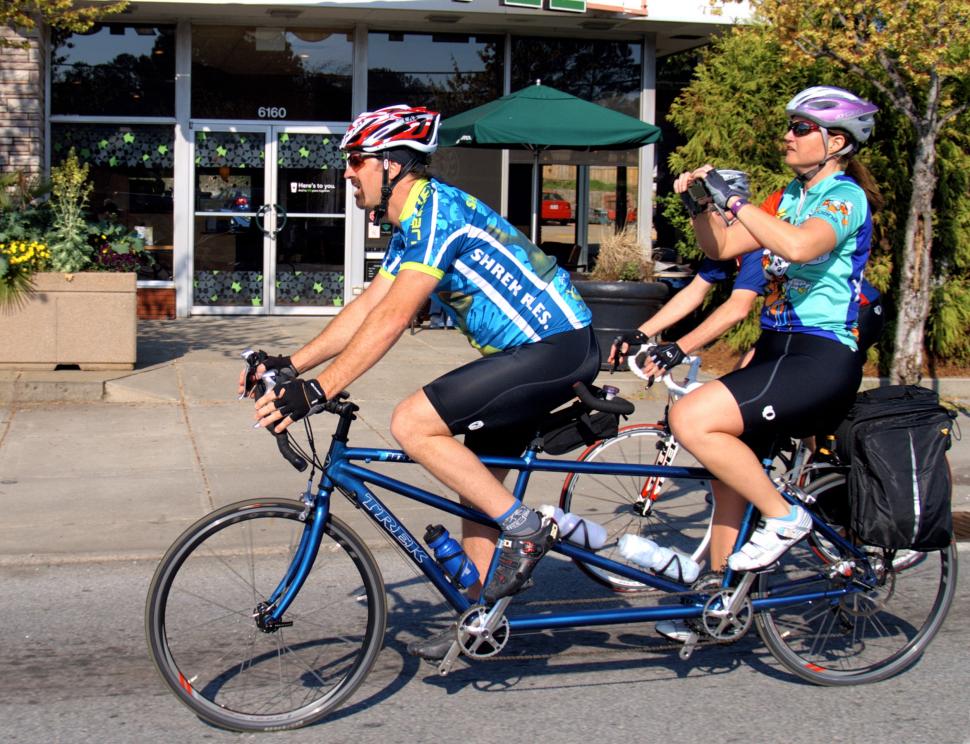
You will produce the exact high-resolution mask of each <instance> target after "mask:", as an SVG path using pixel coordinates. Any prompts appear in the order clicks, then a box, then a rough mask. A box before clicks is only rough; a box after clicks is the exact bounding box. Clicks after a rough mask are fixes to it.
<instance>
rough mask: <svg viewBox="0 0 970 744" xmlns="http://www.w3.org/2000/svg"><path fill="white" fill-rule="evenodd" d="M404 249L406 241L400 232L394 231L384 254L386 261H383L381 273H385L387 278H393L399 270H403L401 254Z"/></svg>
mask: <svg viewBox="0 0 970 744" xmlns="http://www.w3.org/2000/svg"><path fill="white" fill-rule="evenodd" d="M403 250H404V241H403V240H402V236H401V234H400V233H397V232H396V233H394V235H392V236H391V239H390V241H389V242H388V244H387V252H386V253H385V254H384V261H383V262H382V263H381V268H380V271H379V272H378V273H379V274H383V275H384V277H385V278H386V279H391V280H393V279H394V277H396V276H397V272H398V271H400V270H401V254H402V252H403Z"/></svg>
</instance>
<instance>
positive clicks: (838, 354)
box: [720, 331, 862, 455]
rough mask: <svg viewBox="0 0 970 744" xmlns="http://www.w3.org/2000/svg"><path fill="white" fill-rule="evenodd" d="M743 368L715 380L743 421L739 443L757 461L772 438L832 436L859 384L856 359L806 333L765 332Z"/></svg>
mask: <svg viewBox="0 0 970 744" xmlns="http://www.w3.org/2000/svg"><path fill="white" fill-rule="evenodd" d="M754 348H755V351H754V356H753V357H752V359H751V362H750V363H749V364H748V366H747V367H744V368H743V369H739V370H735V371H734V372H731V373H729V374H727V375H725V376H724V377H722V378H720V379H721V382H723V383H724V384H725V385H726V386H727V389H728V390H730V391H731V395H733V396H734V400H736V401H737V403H738V407H739V408H740V409H741V416H742V418H743V420H744V434H743V435H742V437H741V439H742V440H744V441H745V442H746V443H747V444H748V445H749V446H751V448H752V449H754V450H755V451H756V452H757V453H758V454H759V455H764V454H765V453H766V449H767V448H768V447H770V445H771V443H772V442H773V441H774V439H775V438H776V437H778V436H791V437H806V436H812V435H815V434H821V433H830V432H831V431H834V429H835V426H836V425H837V424H838V423H839V422H840V421H841V420H842V419H843V418H844V416H845V414H846V413H847V412H848V410H849V408H850V407H851V405H852V402H853V401H854V400H855V394H856V390H857V389H858V388H859V383H860V382H861V381H862V363H861V359H860V357H859V353H858V352H855V351H853V350H852V349H850V348H849V347H848V346H846V345H845V344H843V343H840V342H838V341H833V340H831V339H827V338H821V337H820V336H811V335H809V334H807V333H776V332H773V331H765V332H764V333H762V335H761V338H759V339H758V342H757V343H756V344H755V347H754Z"/></svg>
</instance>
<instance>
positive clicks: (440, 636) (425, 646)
mask: <svg viewBox="0 0 970 744" xmlns="http://www.w3.org/2000/svg"><path fill="white" fill-rule="evenodd" d="M456 640H458V623H452V624H451V625H449V626H448V627H447V628H445V629H444V630H443V631H441V632H440V633H436V634H435V635H433V636H431V637H430V638H425V639H424V640H423V641H411V643H409V644H408V653H409V654H411V656H417V657H419V658H421V659H425V660H426V661H441V660H442V659H443V658H445V655H446V654H447V653H448V649H450V648H451V644H452V643H454V642H455V641H456Z"/></svg>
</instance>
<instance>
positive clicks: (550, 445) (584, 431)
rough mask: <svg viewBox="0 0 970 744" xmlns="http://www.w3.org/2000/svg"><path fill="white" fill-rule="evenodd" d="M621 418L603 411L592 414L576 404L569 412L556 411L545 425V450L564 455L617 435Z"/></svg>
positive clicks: (579, 404)
mask: <svg viewBox="0 0 970 744" xmlns="http://www.w3.org/2000/svg"><path fill="white" fill-rule="evenodd" d="M619 428H620V417H619V416H618V415H617V414H615V413H604V412H603V411H592V412H590V411H589V410H587V408H586V407H585V406H584V405H583V404H582V403H580V402H579V401H576V402H575V403H573V404H572V405H571V406H569V407H568V408H561V409H560V410H558V411H553V412H552V413H551V414H549V417H548V418H547V419H546V420H545V421H544V422H543V425H542V449H543V450H545V451H546V452H548V453H549V454H550V455H564V454H566V453H567V452H569V451H570V450H574V449H576V448H577V447H582V446H583V445H586V446H589V445H591V444H595V443H596V442H598V441H599V440H600V439H610V438H612V437H615V436H616V435H617V432H618V431H619Z"/></svg>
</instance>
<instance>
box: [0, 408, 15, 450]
mask: <svg viewBox="0 0 970 744" xmlns="http://www.w3.org/2000/svg"><path fill="white" fill-rule="evenodd" d="M16 415H17V407H16V406H10V415H9V416H7V420H6V421H5V422H3V424H4V426H3V430H2V431H0V447H3V443H4V441H5V440H6V438H7V433H8V432H9V431H10V427H11V426H13V417H14V416H16Z"/></svg>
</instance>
